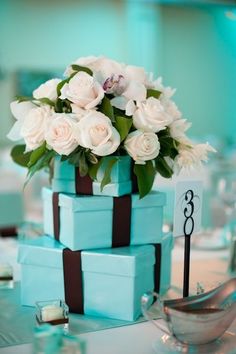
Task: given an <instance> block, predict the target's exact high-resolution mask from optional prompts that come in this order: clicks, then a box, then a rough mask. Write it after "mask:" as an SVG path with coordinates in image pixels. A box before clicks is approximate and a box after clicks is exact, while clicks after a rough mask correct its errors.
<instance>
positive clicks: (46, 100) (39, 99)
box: [37, 97, 55, 107]
mask: <svg viewBox="0 0 236 354" xmlns="http://www.w3.org/2000/svg"><path fill="white" fill-rule="evenodd" d="M37 101H39V102H41V103H44V104H48V105H49V106H51V107H54V106H55V103H54V102H53V101H51V100H50V99H49V98H47V97H43V98H38V99H37Z"/></svg>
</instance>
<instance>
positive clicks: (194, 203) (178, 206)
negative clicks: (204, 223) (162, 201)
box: [173, 181, 203, 237]
mask: <svg viewBox="0 0 236 354" xmlns="http://www.w3.org/2000/svg"><path fill="white" fill-rule="evenodd" d="M202 194H203V184H202V181H181V182H178V183H177V184H176V189H175V206H174V228H173V236H175V237H178V236H191V235H192V234H193V233H194V232H198V231H200V229H201V219H202Z"/></svg>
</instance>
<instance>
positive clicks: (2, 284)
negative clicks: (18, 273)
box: [0, 263, 14, 289]
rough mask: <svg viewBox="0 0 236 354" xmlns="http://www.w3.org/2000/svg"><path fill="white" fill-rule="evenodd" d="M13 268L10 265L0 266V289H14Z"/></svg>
mask: <svg viewBox="0 0 236 354" xmlns="http://www.w3.org/2000/svg"><path fill="white" fill-rule="evenodd" d="M13 287H14V280H13V268H12V266H11V265H10V264H8V263H5V264H0V289H13Z"/></svg>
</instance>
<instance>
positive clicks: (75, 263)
mask: <svg viewBox="0 0 236 354" xmlns="http://www.w3.org/2000/svg"><path fill="white" fill-rule="evenodd" d="M63 272H64V289H65V302H66V304H67V305H68V306H69V309H70V312H75V313H84V297H83V277H82V262H81V251H71V250H69V249H68V248H65V249H63Z"/></svg>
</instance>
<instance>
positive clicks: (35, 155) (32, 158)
mask: <svg viewBox="0 0 236 354" xmlns="http://www.w3.org/2000/svg"><path fill="white" fill-rule="evenodd" d="M45 152H46V142H44V143H43V145H41V146H39V147H38V148H37V149H35V150H33V151H32V153H31V155H30V160H29V162H28V165H27V166H28V167H31V166H33V165H34V164H35V163H36V162H37V161H38V160H39V159H40V157H42V156H43V155H44V154H45Z"/></svg>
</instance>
